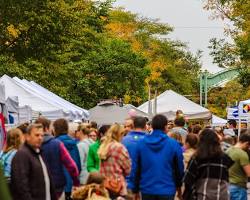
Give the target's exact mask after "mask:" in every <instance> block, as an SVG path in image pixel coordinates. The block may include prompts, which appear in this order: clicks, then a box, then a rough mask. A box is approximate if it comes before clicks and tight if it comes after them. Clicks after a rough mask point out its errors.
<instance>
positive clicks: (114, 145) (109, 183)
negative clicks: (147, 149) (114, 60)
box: [98, 124, 131, 198]
mask: <svg viewBox="0 0 250 200" xmlns="http://www.w3.org/2000/svg"><path fill="white" fill-rule="evenodd" d="M123 135H124V128H123V127H122V126H121V125H119V124H114V125H112V126H111V127H110V129H109V130H108V131H107V134H106V136H105V138H104V139H103V142H102V143H101V146H100V148H99V150H98V155H99V157H100V160H101V168H100V173H101V174H102V175H103V176H104V177H105V178H106V180H105V186H106V188H107V189H108V190H109V192H110V196H111V198H116V197H118V196H126V195H127V185H126V181H125V176H127V175H129V173H130V170H131V161H130V158H129V154H128V151H127V149H126V148H125V146H123V144H121V143H120V141H121V139H122V137H123Z"/></svg>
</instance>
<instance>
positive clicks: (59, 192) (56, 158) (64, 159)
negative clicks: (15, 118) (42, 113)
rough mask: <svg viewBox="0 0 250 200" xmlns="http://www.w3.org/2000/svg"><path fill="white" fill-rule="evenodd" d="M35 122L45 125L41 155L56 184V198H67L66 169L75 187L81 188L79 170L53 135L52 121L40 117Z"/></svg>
mask: <svg viewBox="0 0 250 200" xmlns="http://www.w3.org/2000/svg"><path fill="white" fill-rule="evenodd" d="M35 122H36V123H40V124H42V125H43V130H44V137H43V143H42V148H41V149H42V152H41V154H42V157H43V159H44V161H45V163H46V165H47V167H48V169H49V171H50V174H51V178H52V180H53V182H54V187H55V191H56V196H57V198H58V199H63V198H64V196H65V194H64V187H65V186H66V177H65V175H64V168H65V169H66V170H67V171H68V173H69V174H70V176H71V178H72V180H73V185H74V186H79V180H78V176H79V171H78V168H77V166H76V164H75V161H74V160H73V159H72V158H71V156H70V154H69V152H68V150H67V149H66V148H65V146H64V144H63V143H62V142H61V141H60V140H58V139H56V138H55V137H54V136H53V135H52V134H51V131H50V125H51V122H50V120H48V119H46V118H44V117H39V118H38V119H37V120H36V121H35Z"/></svg>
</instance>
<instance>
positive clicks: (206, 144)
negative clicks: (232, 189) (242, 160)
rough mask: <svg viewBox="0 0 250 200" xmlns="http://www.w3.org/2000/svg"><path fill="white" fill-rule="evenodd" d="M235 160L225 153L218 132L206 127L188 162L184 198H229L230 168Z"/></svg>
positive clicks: (212, 199)
mask: <svg viewBox="0 0 250 200" xmlns="http://www.w3.org/2000/svg"><path fill="white" fill-rule="evenodd" d="M232 164H233V161H232V160H231V159H230V158H229V156H227V155H226V154H225V153H223V151H222V149H221V146H220V141H219V138H218V136H217V134H216V133H215V132H214V130H212V129H204V130H203V131H202V132H201V133H200V135H199V143H198V147H197V150H196V152H195V154H194V155H193V157H192V158H191V160H190V161H189V163H188V166H187V169H186V171H185V175H184V178H183V182H184V184H185V191H184V194H183V199H184V200H193V199H197V200H214V199H220V200H228V199H229V194H228V177H229V174H228V169H229V167H230V166H231V165H232Z"/></svg>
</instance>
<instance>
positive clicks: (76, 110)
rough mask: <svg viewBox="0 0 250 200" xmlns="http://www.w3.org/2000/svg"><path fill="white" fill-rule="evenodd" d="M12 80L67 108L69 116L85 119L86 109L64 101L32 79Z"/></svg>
mask: <svg viewBox="0 0 250 200" xmlns="http://www.w3.org/2000/svg"><path fill="white" fill-rule="evenodd" d="M13 79H14V80H16V81H18V82H19V83H21V84H23V85H25V86H26V87H28V88H29V89H30V90H32V91H35V92H38V93H39V94H41V95H43V96H46V98H47V99H49V100H50V101H52V102H54V103H56V104H59V105H60V106H62V107H65V108H67V109H68V110H70V114H71V117H72V118H74V119H85V118H87V117H88V111H87V110H85V109H83V108H80V107H79V106H76V105H74V104H72V103H70V102H68V101H66V100H65V99H63V98H61V97H59V96H57V95H56V94H54V93H52V92H50V91H49V90H47V89H45V88H44V87H42V86H41V85H39V84H37V83H35V82H34V81H30V82H29V81H27V80H25V79H23V80H20V79H19V78H17V77H14V78H13Z"/></svg>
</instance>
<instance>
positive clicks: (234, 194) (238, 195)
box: [229, 184, 247, 200]
mask: <svg viewBox="0 0 250 200" xmlns="http://www.w3.org/2000/svg"><path fill="white" fill-rule="evenodd" d="M229 191H230V200H247V189H246V188H243V187H240V186H237V185H234V184H230V185H229Z"/></svg>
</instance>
